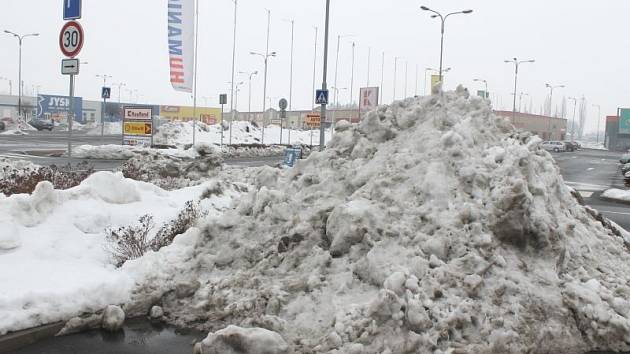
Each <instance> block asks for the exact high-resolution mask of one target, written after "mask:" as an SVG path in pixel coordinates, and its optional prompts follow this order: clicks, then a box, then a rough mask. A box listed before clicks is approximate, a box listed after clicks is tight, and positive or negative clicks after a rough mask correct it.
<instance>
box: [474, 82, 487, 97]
mask: <svg viewBox="0 0 630 354" xmlns="http://www.w3.org/2000/svg"><path fill="white" fill-rule="evenodd" d="M473 81H475V82H483V84H484V85H485V91H484V93H483V95H484V96H485V97H484V98H485V99H487V98H488V96H489V95H488V81H487V80H484V79H474V80H473Z"/></svg>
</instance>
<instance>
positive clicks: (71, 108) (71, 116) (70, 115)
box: [68, 75, 74, 165]
mask: <svg viewBox="0 0 630 354" xmlns="http://www.w3.org/2000/svg"><path fill="white" fill-rule="evenodd" d="M68 107H69V110H68V163H70V165H72V121H73V120H74V75H70V104H69V105H68Z"/></svg>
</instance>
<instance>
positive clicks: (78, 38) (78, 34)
mask: <svg viewBox="0 0 630 354" xmlns="http://www.w3.org/2000/svg"><path fill="white" fill-rule="evenodd" d="M59 48H60V49H61V52H62V53H63V55H65V56H66V57H68V58H74V57H76V56H77V55H78V54H79V52H81V49H82V48H83V28H82V27H81V25H80V24H79V23H78V22H77V21H68V22H66V24H65V25H63V27H62V28H61V33H59Z"/></svg>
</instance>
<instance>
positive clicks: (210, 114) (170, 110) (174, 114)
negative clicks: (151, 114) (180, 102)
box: [160, 106, 221, 124]
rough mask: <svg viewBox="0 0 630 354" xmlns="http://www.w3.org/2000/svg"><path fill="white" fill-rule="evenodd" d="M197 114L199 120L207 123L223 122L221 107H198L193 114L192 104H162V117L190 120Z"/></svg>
mask: <svg viewBox="0 0 630 354" xmlns="http://www.w3.org/2000/svg"><path fill="white" fill-rule="evenodd" d="M194 116H196V117H197V120H198V121H201V122H204V123H206V124H218V123H220V122H221V109H220V108H209V107H197V109H196V111H195V114H193V107H191V106H160V117H162V118H165V119H168V120H177V121H184V122H186V121H189V120H193V117H194Z"/></svg>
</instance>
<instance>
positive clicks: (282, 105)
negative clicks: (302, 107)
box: [278, 98, 289, 111]
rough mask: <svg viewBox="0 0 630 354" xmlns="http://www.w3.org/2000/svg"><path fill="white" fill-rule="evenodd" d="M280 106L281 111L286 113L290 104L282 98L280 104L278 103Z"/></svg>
mask: <svg viewBox="0 0 630 354" xmlns="http://www.w3.org/2000/svg"><path fill="white" fill-rule="evenodd" d="M278 106H280V109H281V110H283V111H284V110H285V109H287V107H288V106H289V103H288V102H287V100H286V99H284V98H282V99H280V102H278Z"/></svg>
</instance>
